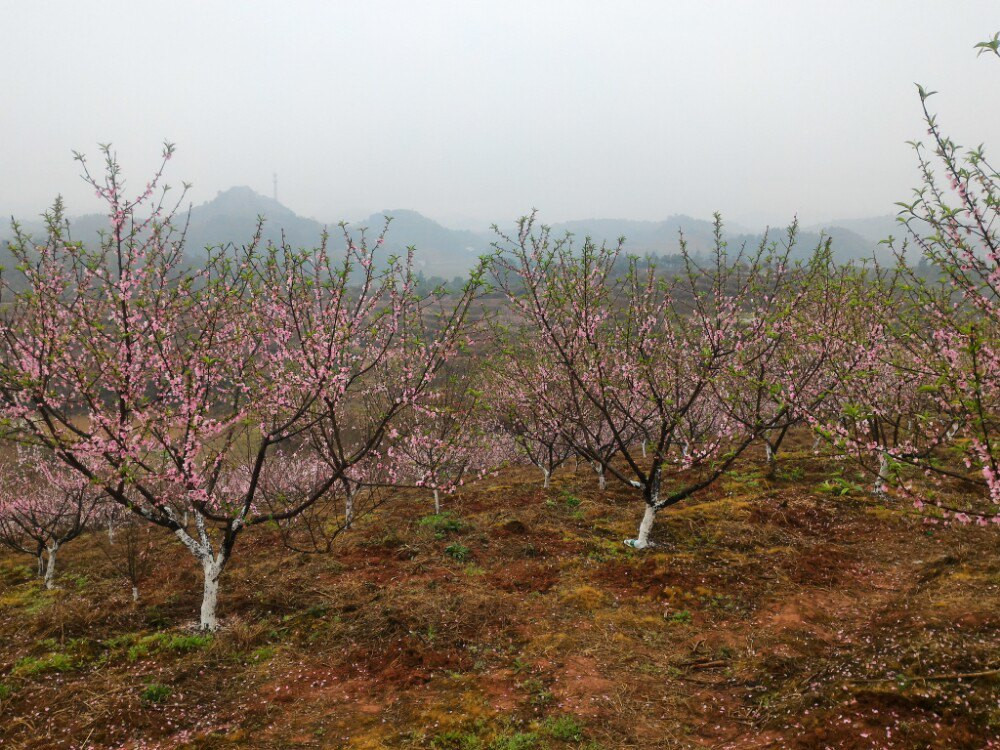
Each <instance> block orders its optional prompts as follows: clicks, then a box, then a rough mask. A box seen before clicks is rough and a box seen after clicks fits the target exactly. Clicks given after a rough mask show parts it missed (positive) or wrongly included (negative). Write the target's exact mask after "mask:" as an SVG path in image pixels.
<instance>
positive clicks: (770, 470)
mask: <svg viewBox="0 0 1000 750" xmlns="http://www.w3.org/2000/svg"><path fill="white" fill-rule="evenodd" d="M764 455H765V456H767V474H768V476H774V471H775V469H776V468H777V464H778V461H777V458H776V457H775V455H774V448H772V447H771V444H770V443H769V442H767V441H766V440H765V441H764Z"/></svg>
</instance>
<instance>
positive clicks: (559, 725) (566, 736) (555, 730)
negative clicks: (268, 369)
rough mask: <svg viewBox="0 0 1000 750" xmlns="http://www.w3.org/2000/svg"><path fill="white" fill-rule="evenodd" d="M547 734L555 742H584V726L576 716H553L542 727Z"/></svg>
mask: <svg viewBox="0 0 1000 750" xmlns="http://www.w3.org/2000/svg"><path fill="white" fill-rule="evenodd" d="M542 729H543V730H545V733H546V734H547V735H548V736H549V737H551V738H552V739H554V740H561V741H562V742H580V741H581V740H583V724H581V723H580V722H579V721H577V719H576V717H575V716H551V717H549V718H548V719H546V720H545V723H544V724H543V725H542Z"/></svg>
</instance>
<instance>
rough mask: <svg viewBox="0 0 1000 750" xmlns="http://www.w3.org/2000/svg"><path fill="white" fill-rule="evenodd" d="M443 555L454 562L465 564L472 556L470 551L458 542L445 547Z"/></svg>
mask: <svg viewBox="0 0 1000 750" xmlns="http://www.w3.org/2000/svg"><path fill="white" fill-rule="evenodd" d="M444 553H445V554H446V555H448V557H450V558H451V559H452V560H454V561H455V562H466V561H468V559H469V558H470V557H471V556H472V550H470V549H469V548H468V547H466V546H465V545H464V544H459V543H458V542H455V543H454V544H449V545H448V546H447V547H445V548H444Z"/></svg>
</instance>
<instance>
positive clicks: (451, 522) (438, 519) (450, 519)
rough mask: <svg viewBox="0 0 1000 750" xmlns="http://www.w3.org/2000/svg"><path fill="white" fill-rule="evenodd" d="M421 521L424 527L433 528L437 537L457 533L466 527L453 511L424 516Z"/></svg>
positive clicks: (441, 537)
mask: <svg viewBox="0 0 1000 750" xmlns="http://www.w3.org/2000/svg"><path fill="white" fill-rule="evenodd" d="M419 523H420V525H421V526H422V527H424V528H429V529H431V530H432V531H433V532H434V537H435V538H436V539H443V538H444V536H445V535H446V534H457V533H458V532H459V531H461V530H462V529H464V528H465V524H464V523H462V521H461V520H460V519H458V518H456V517H455V514H454V513H452V512H451V511H445V512H444V513H434V514H432V515H429V516H424V517H423V518H421V519H420V522H419Z"/></svg>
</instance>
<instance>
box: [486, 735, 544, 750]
mask: <svg viewBox="0 0 1000 750" xmlns="http://www.w3.org/2000/svg"><path fill="white" fill-rule="evenodd" d="M537 747H541V745H540V744H539V737H538V735H537V734H535V733H534V732H518V733H517V734H512V735H510V736H508V737H497V738H496V739H495V740H493V742H491V743H490V747H489V750H532V748H537Z"/></svg>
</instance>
